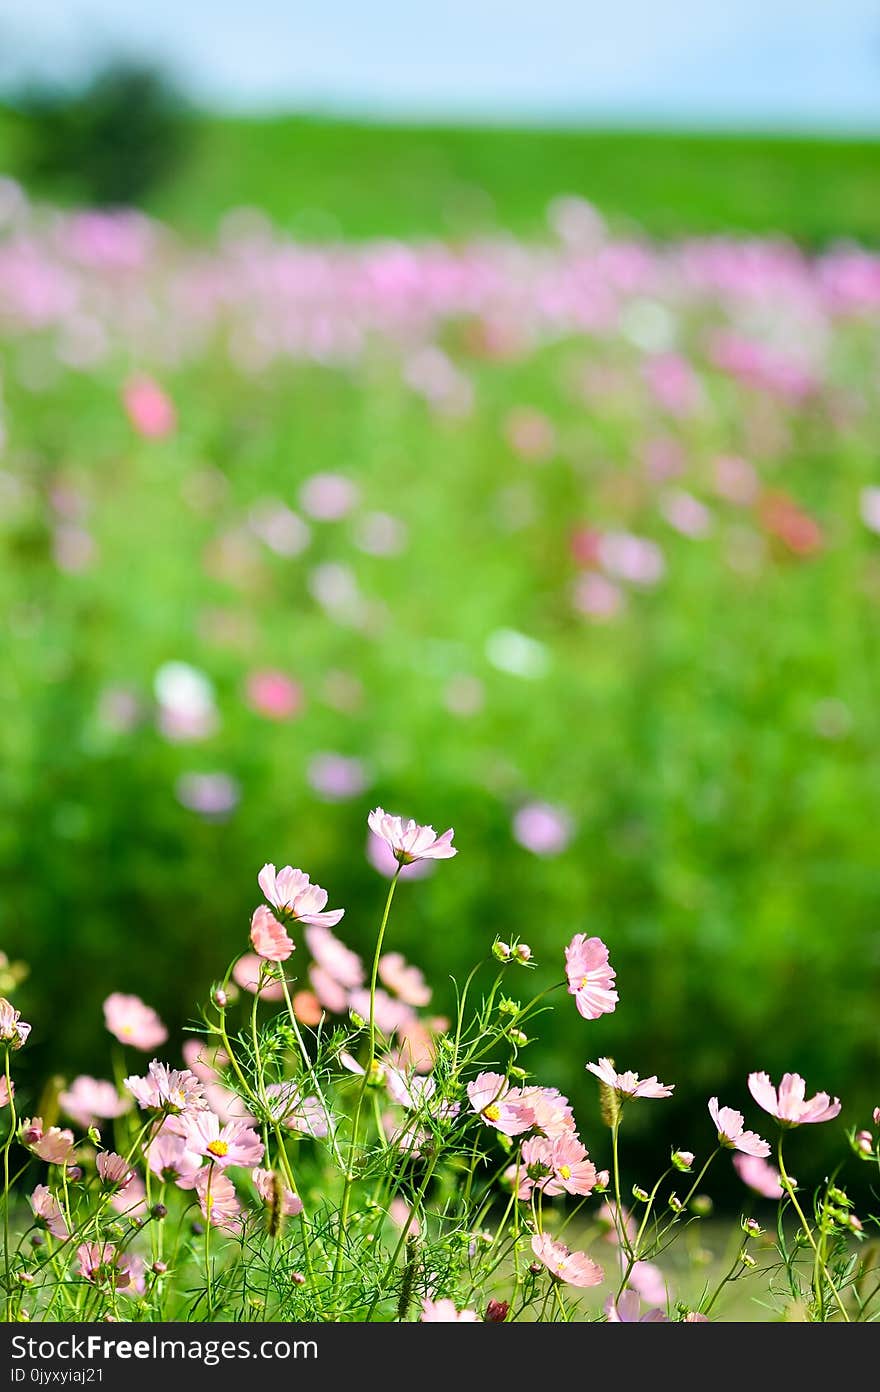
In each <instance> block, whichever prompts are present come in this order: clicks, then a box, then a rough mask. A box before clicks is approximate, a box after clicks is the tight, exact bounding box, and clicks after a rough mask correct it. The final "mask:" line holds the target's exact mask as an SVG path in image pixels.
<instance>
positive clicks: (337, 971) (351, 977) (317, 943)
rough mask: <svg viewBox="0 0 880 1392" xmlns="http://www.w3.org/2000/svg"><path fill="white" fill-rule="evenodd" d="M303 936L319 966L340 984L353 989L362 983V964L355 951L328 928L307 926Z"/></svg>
mask: <svg viewBox="0 0 880 1392" xmlns="http://www.w3.org/2000/svg"><path fill="white" fill-rule="evenodd" d="M304 937H305V940H306V945H307V947H308V949H309V952H310V953H311V954H312V957H313V958H314V959H315V961H316V962H317V964H318V966H319V967H322V968H323V970H324V971H326V972H327V974H328V976H332V978H333V980H334V981H337V982H338V983H339V985H340V986H345V987H347V988H348V990H354V989H355V988H356V987H358V986H363V984H364V964H363V962H362V961H361V959H360V957H359V956H358V955H357V953H356V952H352V950H351V948H349V947H346V946H345V944H344V943H341V942H340V941H339V939H338V938H337V937H334V935H333V934H332V933H331V932H330V930H329V929H328V928H320V927H308V928H306V929H305V932H304Z"/></svg>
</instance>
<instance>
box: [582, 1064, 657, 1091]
mask: <svg viewBox="0 0 880 1392" xmlns="http://www.w3.org/2000/svg"><path fill="white" fill-rule="evenodd" d="M587 1069H588V1070H589V1072H590V1073H594V1074H595V1075H596V1077H597V1078H598V1079H599V1080H600V1082H603V1083H605V1084H606V1086H607V1087H610V1088H613V1089H614V1091H615V1092H616V1093H617V1095H618V1097H620V1098H624V1099H625V1098H630V1097H671V1096H672V1093H673V1090H674V1087H675V1084H674V1083H670V1084H669V1085H668V1086H667V1084H666V1083H658V1081H657V1079H656V1077H650V1078H644V1079H640V1078H639V1075H638V1073H617V1072H616V1071H615V1068H614V1064H613V1063H612V1062H611V1059H607V1058H601V1059H600V1060H599V1062H598V1063H588V1064H587Z"/></svg>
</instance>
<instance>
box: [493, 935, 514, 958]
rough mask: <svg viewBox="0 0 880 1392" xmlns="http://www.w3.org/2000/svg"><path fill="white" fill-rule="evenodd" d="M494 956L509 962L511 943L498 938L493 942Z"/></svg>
mask: <svg viewBox="0 0 880 1392" xmlns="http://www.w3.org/2000/svg"><path fill="white" fill-rule="evenodd" d="M492 956H493V957H495V958H497V960H498V961H499V962H509V961H510V943H506V942H502V941H501V939H500V938H496V939H495V941H494V942H493V944H492Z"/></svg>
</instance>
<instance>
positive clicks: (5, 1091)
mask: <svg viewBox="0 0 880 1392" xmlns="http://www.w3.org/2000/svg"><path fill="white" fill-rule="evenodd" d="M14 1096H15V1083H11V1084H10V1083H7V1081H6V1078H5V1076H3V1075H0V1107H8V1106H9V1099H10V1097H14Z"/></svg>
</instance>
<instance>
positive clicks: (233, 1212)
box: [195, 1165, 241, 1237]
mask: <svg viewBox="0 0 880 1392" xmlns="http://www.w3.org/2000/svg"><path fill="white" fill-rule="evenodd" d="M195 1191H196V1196H197V1198H198V1201H199V1207H200V1209H201V1210H202V1215H203V1217H205V1218H206V1219H207V1221H208V1222H209V1223H210V1224H211V1225H212V1227H215V1228H219V1229H220V1231H221V1232H225V1233H229V1234H230V1235H231V1236H233V1237H237V1236H238V1234H239V1232H240V1231H241V1216H240V1215H241V1204H240V1203H239V1201H238V1196H237V1195H236V1192H235V1185H234V1184H233V1183H232V1180H231V1179H230V1178H229V1176H228V1175H227V1174H224V1172H223V1171H222V1170H218V1169H217V1168H216V1166H214V1165H206V1166H205V1167H204V1169H202V1170H199V1173H198V1175H197V1176H196V1183H195Z"/></svg>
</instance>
